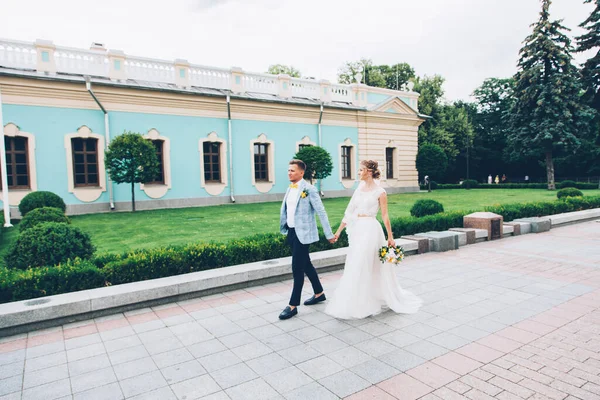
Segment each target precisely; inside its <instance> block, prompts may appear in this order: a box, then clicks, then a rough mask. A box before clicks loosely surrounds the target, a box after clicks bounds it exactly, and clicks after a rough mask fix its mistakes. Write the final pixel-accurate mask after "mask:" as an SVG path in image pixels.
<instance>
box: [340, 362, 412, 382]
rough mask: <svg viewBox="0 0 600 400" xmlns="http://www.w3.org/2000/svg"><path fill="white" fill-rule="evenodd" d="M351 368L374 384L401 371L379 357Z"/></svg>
mask: <svg viewBox="0 0 600 400" xmlns="http://www.w3.org/2000/svg"><path fill="white" fill-rule="evenodd" d="M350 370H351V371H352V372H354V373H355V374H356V375H358V376H360V377H361V378H363V379H366V380H367V381H369V382H370V383H372V384H377V383H379V382H381V381H384V380H386V379H389V378H391V377H393V376H395V375H398V374H399V373H400V371H398V370H397V369H396V368H393V367H391V366H390V365H388V364H386V363H384V362H382V361H379V360H377V359H373V360H369V361H367V362H365V363H362V364H359V365H356V366H354V367H352V368H350Z"/></svg>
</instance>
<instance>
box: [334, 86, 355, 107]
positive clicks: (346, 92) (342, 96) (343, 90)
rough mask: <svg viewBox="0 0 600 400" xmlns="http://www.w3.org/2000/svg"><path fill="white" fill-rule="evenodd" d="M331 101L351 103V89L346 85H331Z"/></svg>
mask: <svg viewBox="0 0 600 400" xmlns="http://www.w3.org/2000/svg"><path fill="white" fill-rule="evenodd" d="M331 101H341V102H346V103H352V90H351V89H350V86H346V85H331Z"/></svg>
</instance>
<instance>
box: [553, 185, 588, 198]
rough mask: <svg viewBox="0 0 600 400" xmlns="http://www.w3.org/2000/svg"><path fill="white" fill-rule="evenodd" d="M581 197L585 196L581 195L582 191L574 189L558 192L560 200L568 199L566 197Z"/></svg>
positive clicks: (569, 188) (557, 195)
mask: <svg viewBox="0 0 600 400" xmlns="http://www.w3.org/2000/svg"><path fill="white" fill-rule="evenodd" d="M581 196H583V193H581V190H579V189H575V188H573V187H568V188H564V189H560V190H559V191H558V192H556V197H558V198H559V199H562V198H566V197H581Z"/></svg>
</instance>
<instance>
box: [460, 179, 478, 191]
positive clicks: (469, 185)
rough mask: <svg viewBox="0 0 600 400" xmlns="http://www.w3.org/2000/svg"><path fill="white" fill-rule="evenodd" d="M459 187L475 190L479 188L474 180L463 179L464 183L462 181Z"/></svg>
mask: <svg viewBox="0 0 600 400" xmlns="http://www.w3.org/2000/svg"><path fill="white" fill-rule="evenodd" d="M460 186H461V187H463V188H465V189H471V188H476V187H478V186H479V182H477V181H476V180H475V179H465V180H464V181H462V183H461V184H460Z"/></svg>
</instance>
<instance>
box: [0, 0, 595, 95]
mask: <svg viewBox="0 0 600 400" xmlns="http://www.w3.org/2000/svg"><path fill="white" fill-rule="evenodd" d="M592 10H593V5H592V4H584V3H583V0H554V1H553V3H552V6H551V9H550V12H551V17H552V18H554V19H559V18H561V19H564V22H563V23H564V25H566V26H567V27H569V28H571V29H572V32H571V35H572V36H575V35H578V34H580V33H581V32H582V30H581V29H580V28H578V25H579V24H580V23H581V22H582V21H583V20H584V19H585V18H587V16H588V15H589V14H590V12H591V11H592ZM539 11H540V1H539V0H411V1H408V0H368V1H355V0H295V1H292V0H170V1H164V0H163V1H158V0H103V1H81V0H54V1H48V0H28V1H24V0H0V17H1V18H0V38H5V39H19V40H27V41H34V40H35V39H38V38H39V39H47V40H52V41H54V43H55V44H57V45H63V46H70V47H83V48H88V47H89V46H90V44H91V43H92V42H93V41H96V42H101V43H104V44H105V45H106V47H107V48H109V49H116V50H123V51H125V53H127V54H132V55H137V56H145V57H153V58H161V59H167V60H174V59H176V58H182V59H187V60H188V61H189V62H191V63H196V64H203V65H210V66H218V67H226V68H228V67H231V66H238V67H241V68H243V69H244V70H246V71H251V72H265V71H266V70H267V68H268V66H269V65H270V64H275V63H282V64H290V65H293V66H294V67H296V68H297V69H299V70H300V71H301V72H302V74H303V75H304V76H313V77H316V78H317V79H328V80H330V81H332V82H335V81H336V73H337V70H338V68H339V67H340V66H342V65H343V64H344V62H345V61H351V60H357V59H359V58H361V57H366V58H371V59H372V60H373V62H374V63H375V64H394V63H396V62H407V63H409V64H410V65H411V66H413V68H414V69H415V71H416V73H417V74H418V75H433V74H440V75H442V76H443V77H444V78H445V79H446V83H445V86H444V89H445V91H446V95H445V97H446V99H447V100H456V99H469V96H470V94H471V93H472V92H473V90H474V89H475V88H476V87H477V86H479V85H480V84H481V83H482V82H483V80H484V79H485V78H488V77H506V76H510V75H512V74H514V73H515V71H516V62H517V58H518V51H519V48H520V47H521V42H522V41H523V39H525V37H526V36H527V35H528V34H529V33H530V32H531V28H530V27H529V25H530V24H531V23H533V22H535V21H536V20H537V19H538V17H539ZM584 59H585V56H582V55H576V60H577V61H578V62H582V61H583V60H584Z"/></svg>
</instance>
